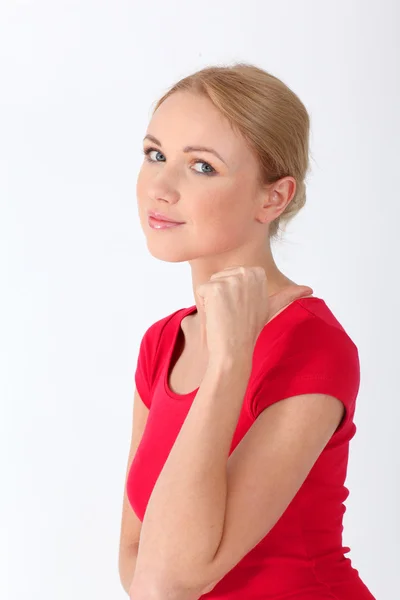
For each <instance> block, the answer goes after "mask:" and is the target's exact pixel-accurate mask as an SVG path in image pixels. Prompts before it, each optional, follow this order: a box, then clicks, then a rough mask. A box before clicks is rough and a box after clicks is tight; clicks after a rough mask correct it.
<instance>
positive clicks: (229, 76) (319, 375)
mask: <svg viewBox="0 0 400 600" xmlns="http://www.w3.org/2000/svg"><path fill="white" fill-rule="evenodd" d="M308 152H309V116H308V113H307V110H306V108H305V107H304V105H303V104H302V102H301V101H300V100H299V98H298V97H297V96H296V95H295V94H294V93H293V92H292V91H291V90H290V89H289V88H288V87H287V86H286V85H285V84H284V83H283V82H282V81H280V80H279V79H277V78H276V77H274V76H272V75H271V74H269V73H266V72H265V71H263V70H262V69H260V68H258V67H256V66H252V65H247V64H236V65H233V66H227V67H211V68H206V69H203V70H201V71H199V72H197V73H195V74H193V75H191V76H189V77H186V78H184V79H183V80H181V81H179V82H178V83H177V84H176V85H174V86H173V87H172V88H171V89H170V90H169V91H168V92H167V93H166V94H165V95H164V96H163V97H162V98H161V99H160V100H159V102H158V103H157V105H156V108H155V110H154V113H153V115H152V118H151V120H150V123H149V125H148V128H147V132H146V136H145V138H144V153H145V160H144V162H143V166H142V168H141V170H140V174H139V177H138V182H137V197H138V206H139V217H140V222H141V225H142V228H143V231H144V233H145V236H146V241H147V246H148V249H149V251H150V252H151V254H152V255H153V256H154V257H156V258H158V259H160V260H163V261H166V262H182V261H188V263H189V265H190V267H191V272H192V283H193V294H194V300H195V304H193V306H190V307H188V308H180V309H179V310H177V311H175V312H174V313H172V314H170V315H167V316H165V317H164V318H162V319H161V320H159V321H157V322H155V323H153V324H152V325H151V326H150V327H149V328H148V329H147V331H146V332H145V334H144V336H143V338H142V341H141V344H140V351H139V357H138V363H137V369H136V374H135V382H136V389H135V398H134V415H133V428H132V443H131V448H130V452H129V459H128V466H127V477H126V487H125V494H124V504H123V515H122V523H121V538H120V551H119V569H120V577H121V582H122V584H123V586H124V589H125V590H126V592H127V593H128V594H129V596H130V598H131V599H132V600H167V599H168V600H196V599H197V598H200V597H203V596H204V597H207V598H210V599H211V598H213V599H217V598H221V599H222V598H224V599H226V600H228V599H229V600H252V599H257V600H261V599H265V600H267V599H268V600H278V599H279V600H284V599H289V598H290V599H291V600H312V599H315V600H373V598H374V597H373V595H372V594H371V592H370V591H369V590H368V589H367V587H366V585H365V584H364V583H363V581H362V579H361V578H360V576H359V573H358V571H357V569H355V568H354V567H353V566H352V564H351V561H350V559H349V558H348V557H346V556H345V554H346V553H347V552H349V550H350V548H349V547H347V546H344V545H343V543H342V529H343V527H342V518H343V514H344V512H345V507H344V504H343V502H344V501H345V500H346V498H347V496H348V489H347V488H346V487H345V485H344V484H345V479H346V470H347V460H348V454H349V442H350V440H351V439H352V438H353V436H354V434H355V431H356V426H355V424H354V420H353V418H354V413H355V403H356V398H357V394H358V389H359V384H360V364H359V356H358V350H357V346H356V345H355V344H354V342H353V341H352V340H351V339H350V337H349V336H348V334H347V333H346V331H345V330H344V328H343V327H342V326H341V324H340V323H339V322H338V320H337V319H336V318H335V316H334V315H333V313H332V312H331V310H330V309H329V308H328V305H327V304H326V303H325V301H324V300H323V299H321V298H318V297H315V296H313V295H312V289H311V288H310V287H308V286H303V285H298V284H296V283H294V282H293V281H291V280H290V279H289V278H288V277H286V276H285V275H284V274H283V273H282V272H281V271H280V270H279V269H278V267H277V265H276V264H275V261H274V258H273V256H272V251H271V241H272V240H273V239H274V238H276V237H278V231H279V227H280V225H281V224H284V223H287V222H288V221H289V220H290V219H292V218H293V217H294V216H295V215H296V214H297V213H298V212H299V210H300V209H301V208H302V207H303V205H304V203H305V199H306V189H305V178H306V174H307V171H308V166H309V157H308ZM160 293H162V290H160Z"/></svg>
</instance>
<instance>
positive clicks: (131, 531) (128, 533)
mask: <svg viewBox="0 0 400 600" xmlns="http://www.w3.org/2000/svg"><path fill="white" fill-rule="evenodd" d="M148 415H149V409H148V408H147V406H146V405H145V404H144V403H143V401H142V399H141V397H140V395H139V393H138V391H137V390H136V389H135V393H134V404H133V417H132V437H131V444H130V448H129V456H128V461H127V468H126V475H125V483H124V494H123V505H122V518H121V531H120V542H119V556H118V568H119V576H120V580H121V583H122V586H123V588H124V590H125V591H126V593H129V587H130V585H131V582H132V579H133V575H134V572H135V567H136V559H137V553H138V545H139V539H140V532H141V528H142V523H141V521H140V519H139V517H138V516H137V515H136V514H135V512H134V511H133V509H132V507H131V505H130V503H129V499H128V496H127V493H126V483H127V479H128V474H129V470H130V467H131V464H132V461H133V459H134V457H135V454H136V451H137V449H138V446H139V444H140V441H141V438H142V436H143V432H144V429H145V426H146V422H147V418H148Z"/></svg>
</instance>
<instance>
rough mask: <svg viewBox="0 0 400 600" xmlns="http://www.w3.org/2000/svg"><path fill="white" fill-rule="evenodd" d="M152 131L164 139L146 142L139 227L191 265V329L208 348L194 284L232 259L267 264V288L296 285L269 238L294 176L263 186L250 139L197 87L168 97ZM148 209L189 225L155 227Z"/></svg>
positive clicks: (171, 257)
mask: <svg viewBox="0 0 400 600" xmlns="http://www.w3.org/2000/svg"><path fill="white" fill-rule="evenodd" d="M146 135H150V136H154V137H155V138H156V139H157V140H158V141H159V142H160V144H158V143H155V142H154V141H152V140H148V139H146V138H145V140H144V142H143V148H144V150H146V149H148V148H153V149H154V150H153V151H151V152H150V154H149V155H148V156H147V157H145V160H144V161H143V164H142V167H141V169H140V172H139V176H138V179H137V187H136V192H137V199H138V213H139V218H140V222H141V226H142V228H143V231H144V233H145V235H146V240H147V246H148V249H149V251H150V253H151V254H152V255H153V256H154V257H156V258H158V259H160V260H163V261H166V262H183V261H187V262H188V263H189V265H190V267H191V273H192V287H193V293H194V297H195V303H196V306H197V312H195V313H193V314H192V315H189V316H188V317H187V318H186V319H185V320H187V324H186V325H187V331H188V334H189V335H190V336H191V337H192V339H196V340H198V342H197V343H198V351H199V352H200V353H203V355H205V354H207V341H206V340H207V336H206V319H205V313H204V311H203V310H201V298H200V297H199V296H198V294H197V292H196V290H197V288H198V287H199V286H200V285H202V284H205V283H207V282H208V281H209V280H210V277H211V276H212V275H213V274H215V273H217V272H219V271H222V270H223V269H225V268H227V267H232V266H238V265H243V266H247V267H254V266H261V267H263V269H264V270H265V274H266V277H267V281H268V294H269V295H273V294H275V293H277V292H280V291H282V290H284V289H285V288H286V287H287V286H293V285H296V284H295V283H294V282H293V281H291V280H290V279H289V278H288V277H286V276H285V275H284V274H283V273H282V272H281V271H280V270H279V269H278V267H277V265H276V263H275V261H274V258H273V255H272V251H271V245H270V241H269V224H270V223H271V222H272V221H273V220H274V219H276V218H277V217H278V216H279V215H280V214H281V213H282V212H283V211H284V210H285V208H286V206H287V205H288V204H289V202H290V201H291V200H292V198H293V196H294V194H295V191H296V181H295V179H294V178H293V177H290V176H288V177H283V178H282V179H280V180H278V181H277V182H274V183H273V184H269V185H264V186H262V185H260V183H259V181H258V173H259V165H258V162H257V158H256V156H255V154H254V153H253V151H252V150H251V149H250V147H249V146H248V144H247V142H246V140H245V139H244V138H243V137H242V136H240V135H239V134H238V133H236V132H235V131H233V129H232V127H231V125H230V123H229V122H228V121H227V119H226V118H225V117H224V116H223V115H221V113H220V112H219V111H218V109H217V108H216V107H215V106H214V105H213V104H212V102H211V101H210V100H209V99H208V98H206V97H203V96H200V95H197V94H194V93H192V92H187V91H185V92H175V93H174V94H172V95H171V96H169V97H168V98H167V99H166V100H165V101H164V102H163V103H162V104H161V106H160V107H159V108H158V109H157V111H156V112H155V113H154V115H153V117H152V118H151V120H150V122H149V124H148V127H147V131H146ZM188 145H190V146H207V147H209V148H213V149H214V150H215V151H216V152H217V153H218V154H219V155H220V157H221V158H222V159H223V160H221V159H220V158H218V157H217V156H215V155H214V154H212V153H209V152H205V151H196V152H188V153H187V152H184V151H183V149H184V147H185V146H188ZM146 158H147V159H149V160H150V161H151V162H149V161H148V160H146ZM213 171H215V173H214V174H213V175H208V174H207V173H208V172H213ZM147 210H155V211H158V212H160V213H163V214H165V215H168V216H169V217H170V218H172V219H174V220H177V221H184V222H185V224H184V225H181V226H179V227H176V228H171V229H165V230H153V229H151V228H150V226H149V224H148V220H147Z"/></svg>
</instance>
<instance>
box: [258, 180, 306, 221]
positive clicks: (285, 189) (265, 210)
mask: <svg viewBox="0 0 400 600" xmlns="http://www.w3.org/2000/svg"><path fill="white" fill-rule="evenodd" d="M295 193H296V180H295V179H294V177H290V176H287V177H282V179H278V181H274V183H269V184H268V185H266V186H264V187H263V189H262V191H261V194H260V204H259V211H258V214H257V217H258V219H259V220H260V221H261V222H262V223H270V222H271V221H274V220H275V219H277V218H278V217H279V215H280V214H282V213H283V211H284V210H285V209H286V207H287V205H288V204H289V202H290V201H291V200H292V199H293V197H294V195H295Z"/></svg>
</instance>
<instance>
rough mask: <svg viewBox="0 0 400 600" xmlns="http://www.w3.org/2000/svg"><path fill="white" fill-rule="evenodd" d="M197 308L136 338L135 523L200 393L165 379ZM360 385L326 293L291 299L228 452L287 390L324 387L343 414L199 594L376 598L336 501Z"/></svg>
mask: <svg viewBox="0 0 400 600" xmlns="http://www.w3.org/2000/svg"><path fill="white" fill-rule="evenodd" d="M196 310H197V308H196V306H195V305H194V306H190V307H189V308H183V309H180V310H178V311H176V312H174V313H172V314H170V315H168V316H167V317H164V318H162V319H160V320H159V321H157V322H155V323H153V325H151V326H150V327H149V328H148V329H147V331H146V332H145V334H144V335H143V338H142V341H141V344H140V350H139V356H138V362H137V369H136V373H135V383H136V387H137V390H138V392H139V394H140V397H141V398H142V400H143V402H144V403H145V404H146V406H147V407H148V408H149V409H150V412H149V416H148V420H147V424H146V428H145V431H144V434H143V437H142V440H141V443H140V445H139V448H138V450H137V452H136V455H135V458H134V460H133V462H132V465H131V468H130V471H129V474H128V479H127V495H128V498H129V502H130V504H131V506H132V508H133V510H134V511H135V513H136V514H137V516H138V517H139V519H140V520H141V521H143V517H144V514H145V511H146V507H147V503H148V500H149V497H150V495H151V492H152V490H153V486H154V484H155V482H156V480H157V478H158V476H159V474H160V472H161V470H162V467H163V465H164V463H165V460H166V459H167V457H168V454H169V452H170V450H171V448H172V446H173V444H174V441H175V439H176V437H177V435H178V433H179V430H180V428H181V426H182V424H183V422H184V420H185V417H186V415H187V414H188V411H189V409H190V406H191V404H192V402H193V399H194V397H195V395H196V393H197V391H198V388H197V389H196V390H193V391H192V392H190V393H188V394H176V393H174V392H173V391H172V390H171V389H170V388H169V385H168V375H169V371H170V369H169V366H170V364H171V359H172V357H173V351H174V349H175V348H176V342H177V341H178V335H181V336H182V335H183V333H182V330H181V328H180V324H181V321H182V319H183V318H184V317H186V315H188V314H191V313H193V312H195V311H196ZM359 385H360V363H359V356H358V350H357V346H356V345H355V344H354V342H353V341H352V340H351V338H350V337H349V336H348V334H347V333H346V332H345V330H344V328H343V327H342V326H341V325H340V323H339V322H338V320H337V319H336V318H335V317H334V315H333V313H332V312H331V310H330V309H329V308H328V306H327V304H326V303H325V302H324V300H322V299H320V298H316V297H309V298H300V299H298V300H295V301H294V302H292V303H291V304H289V305H288V306H287V307H285V308H284V310H283V311H282V312H280V313H279V314H278V315H276V316H275V317H274V318H273V319H272V320H271V321H269V322H268V323H267V324H266V325H264V328H263V330H262V331H261V333H260V335H259V337H258V338H257V342H256V345H255V348H254V352H253V361H252V371H251V376H250V379H249V382H248V386H247V390H246V393H245V397H244V400H243V405H242V410H241V414H240V416H239V420H238V424H237V428H236V431H235V434H234V436H233V439H232V445H231V449H230V453H231V452H232V451H233V450H234V449H235V447H236V446H237V444H238V443H239V442H240V440H241V439H242V438H243V436H244V435H245V434H246V432H247V431H248V430H249V428H250V427H251V426H252V424H253V423H254V421H255V419H257V417H258V415H259V414H260V413H261V412H262V411H263V410H264V409H266V408H267V407H268V406H270V405H271V404H273V403H274V402H278V401H279V400H282V399H284V398H288V397H290V396H295V395H298V394H309V393H322V394H331V395H333V396H335V397H336V398H338V399H339V400H340V401H341V402H342V403H343V404H344V406H345V414H344V416H343V418H342V421H341V423H340V424H339V426H338V428H337V429H336V431H335V433H334V434H333V435H332V437H331V439H330V441H329V442H328V444H327V445H326V447H325V448H324V450H323V451H322V453H321V454H320V456H319V457H318V459H317V461H316V463H315V464H314V466H313V468H312V469H311V471H310V473H309V474H308V476H307V478H306V480H305V481H304V483H303V485H302V486H301V488H300V489H299V491H298V492H297V494H296V495H295V497H294V498H293V500H292V501H291V503H290V504H289V506H288V507H287V509H286V510H285V512H284V513H283V515H282V516H281V517H280V519H279V520H278V521H277V523H276V524H275V526H274V527H273V528H272V529H271V530H270V532H269V533H268V534H267V535H266V536H265V537H264V538H263V539H262V540H261V542H260V543H258V544H257V545H256V546H255V547H254V548H253V549H252V550H251V551H250V552H249V553H248V554H246V555H245V556H244V558H243V559H242V560H241V561H240V562H239V563H238V564H237V565H236V566H235V567H234V568H233V569H232V570H231V571H229V573H227V574H226V575H225V577H224V578H223V579H222V580H221V581H220V582H219V583H218V584H217V585H216V586H215V588H214V589H213V590H211V591H210V592H208V593H207V594H204V595H203V596H202V598H210V599H211V598H212V599H217V598H220V599H222V598H224V599H226V600H228V599H229V600H256V599H257V600H285V599H290V600H375V599H374V596H373V595H372V594H371V592H370V591H369V590H368V589H367V587H366V586H365V584H364V583H363V582H362V580H361V579H360V577H359V573H358V571H357V569H355V568H354V567H353V566H352V564H351V560H350V558H348V557H345V553H347V552H349V551H350V548H349V547H348V546H343V545H342V530H343V526H342V520H343V514H344V512H345V510H346V508H345V506H344V504H343V503H344V501H345V500H346V498H347V497H348V494H349V490H348V489H347V488H346V487H345V485H344V483H345V479H346V472H347V463H348V456H349V442H350V440H351V439H352V438H353V436H354V434H355V432H356V425H355V424H354V420H353V418H354V412H355V403H356V398H357V394H358V390H359ZM267 475H268V474H267ZM266 510H267V508H266ZM182 552H184V548H182Z"/></svg>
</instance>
